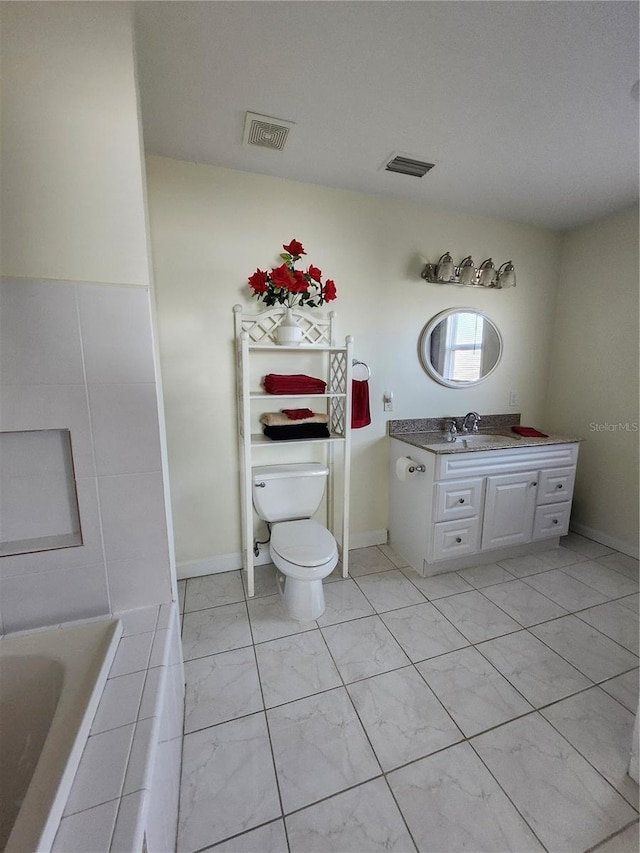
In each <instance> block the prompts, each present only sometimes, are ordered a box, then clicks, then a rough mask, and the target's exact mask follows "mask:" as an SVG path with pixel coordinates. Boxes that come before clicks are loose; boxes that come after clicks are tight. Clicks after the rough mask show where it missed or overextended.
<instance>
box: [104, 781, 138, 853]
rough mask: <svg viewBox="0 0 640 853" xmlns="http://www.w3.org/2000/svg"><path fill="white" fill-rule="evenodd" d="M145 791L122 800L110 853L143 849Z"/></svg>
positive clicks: (126, 852) (124, 852)
mask: <svg viewBox="0 0 640 853" xmlns="http://www.w3.org/2000/svg"><path fill="white" fill-rule="evenodd" d="M144 796H145V794H144V792H143V791H137V792H136V793H135V794H129V795H128V796H126V797H123V798H122V799H121V800H120V808H119V809H118V819H117V820H116V827H115V829H114V831H113V838H112V839H111V847H110V848H109V853H131V851H135V853H137V851H139V850H142V849H143V847H142V844H143V839H144V822H143V818H144Z"/></svg>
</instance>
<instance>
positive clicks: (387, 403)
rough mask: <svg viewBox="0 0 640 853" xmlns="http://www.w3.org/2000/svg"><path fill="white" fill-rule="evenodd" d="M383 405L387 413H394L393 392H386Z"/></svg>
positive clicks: (383, 396)
mask: <svg viewBox="0 0 640 853" xmlns="http://www.w3.org/2000/svg"><path fill="white" fill-rule="evenodd" d="M382 403H383V405H384V410H385V412H392V411H393V391H385V392H384V394H383V395H382Z"/></svg>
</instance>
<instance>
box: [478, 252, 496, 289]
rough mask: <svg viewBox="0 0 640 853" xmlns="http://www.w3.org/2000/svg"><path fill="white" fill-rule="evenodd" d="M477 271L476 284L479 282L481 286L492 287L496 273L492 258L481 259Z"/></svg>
mask: <svg viewBox="0 0 640 853" xmlns="http://www.w3.org/2000/svg"><path fill="white" fill-rule="evenodd" d="M478 272H479V276H478V284H481V285H482V286H483V287H493V285H494V284H495V281H496V275H497V273H496V268H495V265H494V263H493V260H492V258H487V259H486V261H483V262H482V263H481V264H480V268H479V270H478Z"/></svg>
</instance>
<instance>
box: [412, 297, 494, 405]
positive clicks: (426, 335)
mask: <svg viewBox="0 0 640 853" xmlns="http://www.w3.org/2000/svg"><path fill="white" fill-rule="evenodd" d="M465 313H471V314H479V315H480V316H481V317H482V318H483V320H484V321H485V322H486V323H488V324H489V325H490V326H491V328H492V329H493V330H494V332H495V333H496V335H497V337H498V358H497V359H496V363H495V364H494V365H493V367H492V368H491V370H488V371H487V372H486V373H485V375H484V376H482V377H481V378H480V379H474V380H473V381H472V382H454V381H453V380H451V379H446V378H445V377H444V376H443V375H442V374H441V373H438V371H437V370H436V369H435V367H434V366H433V365H432V364H431V360H430V359H429V357H428V353H429V343H430V340H431V334H432V333H433V330H434V329H435V328H436V326H438V325H439V324H440V323H441V322H442V321H443V320H445V319H446V318H447V317H451V316H452V315H453V314H465ZM503 351H504V343H503V340H502V335H501V334H500V329H499V328H498V327H497V326H496V324H495V323H494V322H493V320H491V319H490V318H489V317H487V315H486V314H485V313H484V312H482V311H478V310H477V309H475V308H447V309H446V311H441V312H440V313H439V314H436V315H435V317H432V318H431V320H429V322H428V323H427V324H426V326H425V327H424V328H423V329H422V332H421V333H420V338H419V340H418V358H419V359H420V364H421V366H422V369H423V370H424V371H426V373H428V374H429V376H430V377H431V378H432V379H434V380H435V381H436V382H438V383H439V384H440V385H444V386H446V387H447V388H471V387H473V386H474V385H479V384H480V383H481V382H484V381H485V379H488V378H489V376H491V374H492V373H493V372H494V371H495V369H496V367H497V366H498V365H499V364H500V360H501V359H502V353H503Z"/></svg>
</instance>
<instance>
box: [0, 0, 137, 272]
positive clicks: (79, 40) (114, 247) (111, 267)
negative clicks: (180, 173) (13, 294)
mask: <svg viewBox="0 0 640 853" xmlns="http://www.w3.org/2000/svg"><path fill="white" fill-rule="evenodd" d="M0 13H1V19H0V25H1V30H0V31H1V32H2V65H1V70H2V190H1V194H0V225H1V227H0V240H1V244H0V256H1V257H2V273H3V274H4V275H7V276H12V277H24V278H35V279H38V278H48V279H60V280H70V281H84V282H104V283H109V284H110V283H117V284H135V285H146V284H148V283H149V267H148V259H147V240H146V232H145V227H146V226H145V210H144V193H143V183H144V178H143V170H142V166H143V164H142V160H141V154H140V132H139V127H138V107H137V91H136V80H135V67H134V55H133V36H132V25H131V13H130V9H129V8H128V4H125V3H2V4H1V8H0Z"/></svg>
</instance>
